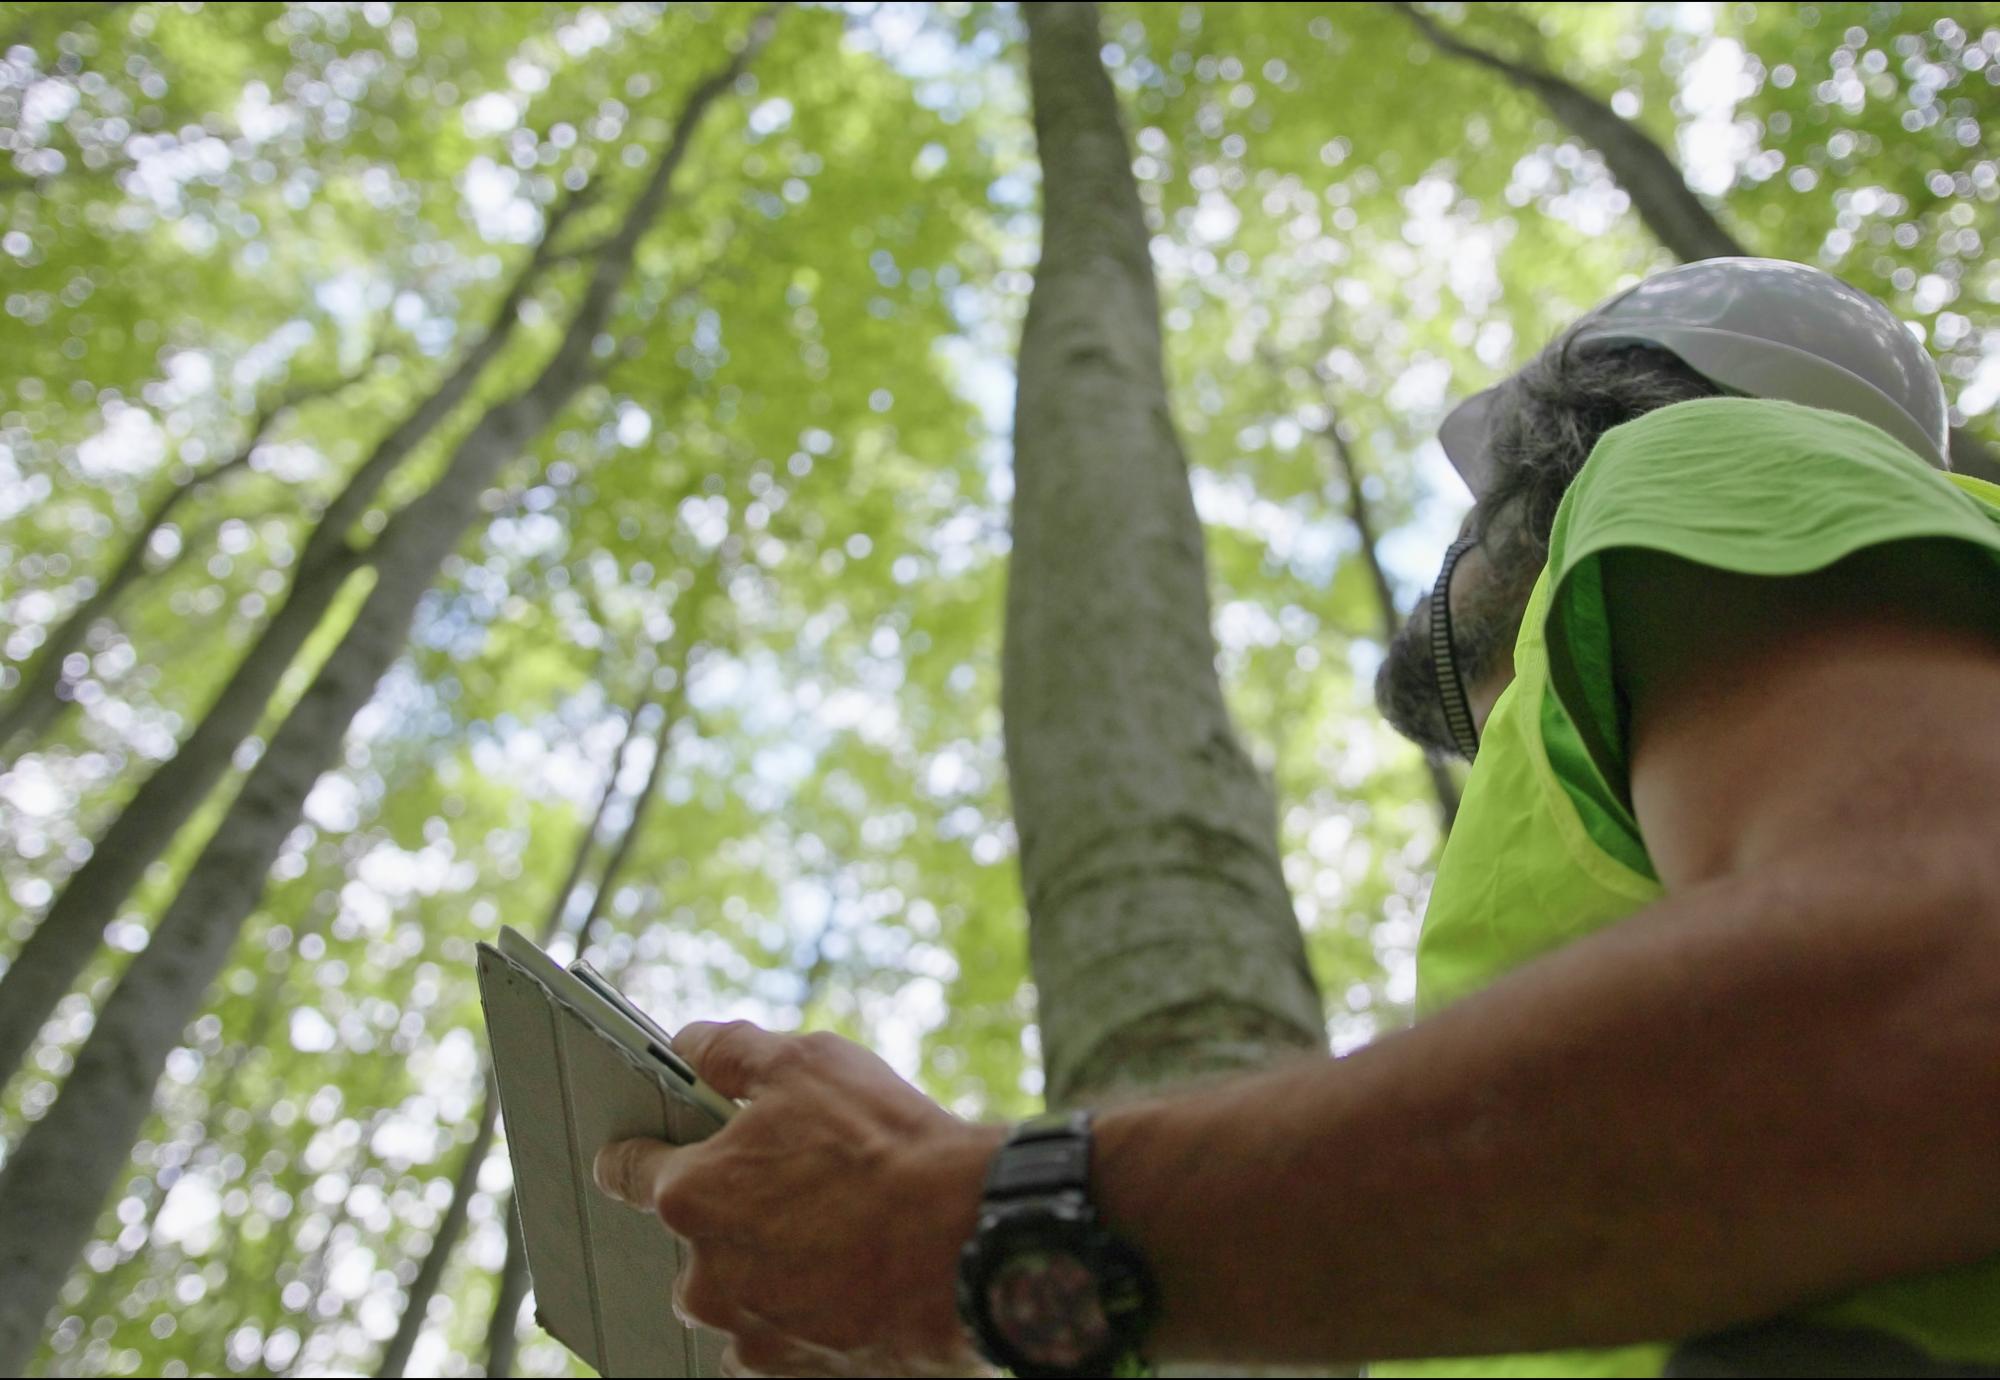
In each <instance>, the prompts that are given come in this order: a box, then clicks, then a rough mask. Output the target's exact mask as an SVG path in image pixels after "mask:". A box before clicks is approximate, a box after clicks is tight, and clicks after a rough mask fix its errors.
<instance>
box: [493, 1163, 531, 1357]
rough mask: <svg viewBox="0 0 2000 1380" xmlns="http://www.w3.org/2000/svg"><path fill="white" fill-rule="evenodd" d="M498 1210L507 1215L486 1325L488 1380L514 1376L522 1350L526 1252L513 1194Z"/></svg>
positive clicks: (526, 1280) (526, 1266) (526, 1278)
mask: <svg viewBox="0 0 2000 1380" xmlns="http://www.w3.org/2000/svg"><path fill="white" fill-rule="evenodd" d="M501 1210H502V1211H503V1212H505V1213H506V1214H507V1263H506V1264H504V1265H502V1266H501V1267H500V1282H499V1285H498V1289H497V1291H496V1293H495V1294H494V1297H493V1317H492V1319H491V1320H490V1321H488V1322H487V1324H486V1374H487V1376H488V1377H489V1380H494V1378H495V1377H500V1376H508V1375H512V1374H513V1373H514V1357H515V1356H516V1355H517V1354H518V1353H519V1351H520V1349H521V1304H522V1302H523V1301H524V1300H526V1298H527V1297H528V1248H527V1245H526V1243H524V1242H523V1241H522V1240H521V1218H520V1214H519V1213H517V1212H515V1211H514V1195H513V1194H512V1193H509V1194H508V1195H507V1202H506V1205H505V1206H504V1207H503V1208H502V1209H501Z"/></svg>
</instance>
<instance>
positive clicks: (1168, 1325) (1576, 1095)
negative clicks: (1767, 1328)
mask: <svg viewBox="0 0 2000 1380" xmlns="http://www.w3.org/2000/svg"><path fill="white" fill-rule="evenodd" d="M1877 574H1879V572H1872V571H1870V570H1869V569H1868V567H1867V565H1866V563H1863V564H1862V565H1861V566H1860V567H1859V568H1855V569H1849V570H1846V571H1841V572H1839V574H1838V575H1837V576H1836V577H1835V578H1834V579H1833V580H1832V581H1831V582H1829V581H1826V580H1821V581H1820V582H1819V583H1817V584H1815V585H1812V586H1810V587H1807V586H1791V582H1785V584H1786V585H1787V586H1791V587H1785V588H1781V587H1780V584H1779V582H1772V581H1761V582H1759V581H1750V580H1741V581H1736V580H1731V579H1729V578H1727V577H1723V578H1721V579H1718V578H1717V577H1715V576H1713V575H1712V574H1710V575H1704V576H1701V577H1698V578H1697V577H1695V576H1694V575H1693V574H1692V572H1691V569H1690V568H1686V567H1679V566H1678V563H1675V562H1670V561H1667V560H1665V559H1664V558H1657V557H1637V556H1634V557H1620V558H1617V559H1616V560H1615V562H1614V565H1613V567H1612V569H1611V570H1610V571H1608V572H1607V578H1608V579H1609V580H1610V581H1612V583H1613V587H1614V606H1616V607H1620V608H1622V609H1625V610H1628V611H1629V616H1626V617H1625V618H1624V620H1623V621H1622V622H1621V626H1620V629H1619V635H1620V658H1619V661H1620V665H1621V667H1623V668H1625V670H1626V675H1625V683H1624V684H1623V685H1622V686H1621V688H1622V689H1623V690H1624V691H1625V692H1626V694H1627V697H1628V699H1629V700H1630V701H1631V703H1632V705H1633V714H1634V724H1633V732H1634V741H1635V762H1634V769H1633V795H1634V801H1635V806H1636V808H1637V810H1638V812H1639V815H1640V819H1641V824H1642V826H1643V828H1644V829H1645V832H1646V837H1647V840H1648V842H1649V845H1650V846H1651V847H1652V849H1653V852H1654V856H1655V858H1656V859H1657V860H1658V861H1659V864H1660V867H1661V870H1662V874H1663V880H1665V881H1666V882H1667V884H1668V887H1669V890H1670V895H1669V898H1668V899H1667V900H1665V901H1663V902H1661V903H1659V904H1657V905H1655V906H1653V907H1651V908H1649V909H1648V910H1647V911H1645V912H1643V913H1642V914H1640V915H1638V916H1636V917H1634V918H1633V919H1632V920H1630V921H1628V922H1626V923H1624V924H1621V925H1618V926H1616V927H1614V928H1612V929H1610V930H1608V931H1606V932H1603V933H1601V934H1599V935H1596V936H1594V937H1592V938H1590V939H1588V940H1585V941H1583V942H1580V943H1577V944H1575V945H1572V946H1570V947H1568V948H1566V949H1564V950H1563V951H1561V952H1559V953H1556V954H1554V955H1552V956H1550V957H1548V958H1546V959H1544V960H1542V961H1540V962H1537V963H1535V964H1533V965H1531V966H1530V967H1528V968H1526V969H1524V970H1522V971H1521V972H1519V973H1517V974H1515V975H1513V976H1512V977H1510V978H1508V979H1507V980H1505V981H1503V982H1502V983H1500V984H1499V985H1497V986H1496V987H1494V988H1493V989H1491V990H1489V991H1487V992H1486V993H1483V994H1481V995H1480V996H1478V997H1476V998H1474V999H1472V1000H1469V1001H1466V1002H1464V1003H1463V1004H1461V1005H1460V1006H1458V1007H1455V1008H1454V1009H1452V1010H1450V1011H1448V1012H1446V1013H1444V1014H1443V1015H1442V1016H1440V1017H1438V1018H1436V1019H1434V1020H1430V1021H1426V1022H1424V1023H1423V1024H1421V1025H1419V1026H1418V1027H1416V1028H1414V1029H1412V1030H1409V1031H1407V1032H1404V1033H1402V1034H1399V1035H1396V1036H1393V1037H1391V1038H1388V1039H1385V1040H1383V1041H1381V1042H1380V1043H1378V1044H1377V1045H1375V1046H1373V1047H1371V1048H1369V1049H1367V1050H1364V1051H1362V1052H1360V1053H1358V1054H1356V1055H1354V1056H1352V1057H1351V1058H1348V1059H1345V1060H1341V1061H1339V1062H1338V1063H1336V1064H1332V1065H1328V1064H1324V1063H1320V1064H1316V1065H1310V1066H1300V1067H1298V1068H1295V1069H1291V1070H1287V1071H1283V1072H1278V1073H1273V1074H1269V1075H1266V1076H1264V1077H1261V1078H1258V1079H1253V1080H1247V1081H1245V1082H1242V1083H1238V1084H1233V1085H1231V1086H1230V1087H1228V1088H1226V1089H1224V1090H1220V1091H1218V1092H1215V1093H1212V1094H1210V1095H1207V1096H1204V1097H1199V1098H1190V1099H1185V1100H1179V1101H1168V1102H1162V1103H1156V1104H1153V1105H1150V1106H1144V1107H1135V1108H1132V1109H1129V1110H1125V1111H1121V1112H1114V1113H1110V1114H1107V1115H1106V1116H1104V1117H1103V1118H1102V1120H1101V1123H1100V1126H1101V1129H1100V1133H1099V1134H1100V1139H1101V1144H1102V1150H1101V1159H1100V1165H1101V1170H1100V1174H1101V1183H1102V1188H1101V1192H1102V1193H1103V1195H1104V1196H1105V1200H1106V1205H1107V1209H1108V1212H1109V1214H1110V1215H1111V1217H1112V1218H1113V1220H1114V1221H1115V1222H1116V1223H1118V1224H1119V1225H1121V1226H1122V1227H1123V1228H1124V1229H1125V1230H1127V1231H1128V1232H1129V1233H1130V1234H1131V1235H1132V1236H1133V1237H1135V1238H1136V1239H1137V1240H1138V1241H1139V1242H1140V1243H1141V1245H1142V1248H1143V1249H1144V1250H1145V1251H1146V1253H1147V1254H1148V1255H1149V1256H1150V1258H1152V1259H1153V1260H1154V1261H1155V1262H1156V1263H1157V1266H1158V1268H1159V1270H1160V1273H1161V1277H1162V1282H1163V1288H1164V1292H1165V1296H1166V1300H1165V1302H1166V1306H1165V1312H1164V1322H1163V1325H1162V1328H1161V1334H1160V1338H1159V1342H1160V1350H1161V1352H1162V1354H1164V1355H1180V1356H1219V1355H1225V1354H1226V1355H1231V1356H1245V1355H1254V1356H1260V1357H1268V1358H1279V1357H1318V1358H1327V1357H1349V1358H1362V1357H1391V1356H1408V1355H1417V1354H1430V1355H1438V1354H1449V1353H1459V1352H1465V1353H1479V1352H1498V1351H1512V1350H1529V1349H1540V1348H1549V1347H1559V1346H1577V1345H1591V1344H1598V1343H1606V1344H1609V1343H1617V1342H1629V1341H1638V1340H1647V1339H1668V1338H1675V1337H1680V1336H1684V1335H1687V1334H1690V1333H1694V1332H1698V1331H1700V1330H1702V1329H1705V1328H1709V1327H1714V1326H1718V1325H1723V1324H1727V1323H1730V1322H1736V1321H1741V1320H1745V1319H1749V1318H1754V1317H1757V1316H1760V1315H1768V1314H1770V1313H1772V1312H1775V1311H1778V1310H1780V1309H1782V1308H1785V1307H1787V1306H1790V1305H1794V1304H1797V1303H1799V1302H1801V1301H1803V1300H1806V1299H1809V1298H1813V1297H1816V1296H1820V1295H1824V1294H1828V1293H1834V1292H1838V1291H1840V1290H1843V1289H1846V1288H1849V1287H1852V1286H1856V1285H1860V1284H1863V1283H1866V1282H1869V1281H1873V1280H1878V1279H1881V1278H1884V1277H1888V1276H1893V1275H1897V1274H1904V1273H1909V1272H1914V1271H1920V1270H1924V1269H1927V1268H1934V1267H1940V1266H1945V1265H1949V1264H1953V1263H1959V1262H1965V1261H1969V1260H1973V1259H1977V1258H1980V1257H1982V1256H1984V1255H1987V1254H1990V1253H1993V1252H1996V1251H2000V1194H1996V1193H1995V1192H1994V1190H1993V1184H1994V1183H1995V1182H1996V1181H2000V1150H1996V1148H1995V1147H1996V1146H2000V1057H1996V1055H1995V1051H1996V1050H2000V843H1996V840H2000V653H1996V651H1995V648H1994V646H1993V643H1992V642H1991V640H1990V639H1989V638H1987V637H1984V636H1982V635H1980V634H1979V633H1977V632H1975V631H1973V630H1972V628H1971V620H1970V619H1962V618H1959V617H1958V616H1957V615H1956V614H1955V613H1953V612H1952V611H1951V609H1950V608H1949V607H1941V608H1940V609H1939V616H1938V617H1936V618H1935V619H1932V620H1930V621H1929V622H1928V624H1927V625H1926V626H1923V627H1921V628H1912V627H1911V626H1910V624H1909V622H1908V620H1907V619H1898V617H1897V616H1896V615H1895V611H1894V610H1893V609H1892V608H1890V607H1888V606H1886V605H1883V606H1881V607H1878V608H1874V609H1872V610H1871V608H1870V606H1869V601H1868V599H1866V598H1862V597H1860V595H1861V592H1862V590H1863V589H1868V590H1875V591H1877V592H1882V591H1883V590H1884V585H1883V583H1882V581H1881V580H1880V579H1878V578H1875V577H1876V575H1877ZM1849 584H1853V585H1854V586H1855V588H1853V589H1849V588H1847V586H1848V585H1849ZM1802 593H1805V594H1806V595H1808V597H1806V598H1804V599H1803V600H1802V599H1801V597H1800V596H1801V594H1802ZM1850 596H1854V597H1850ZM1905 607H1907V605H1905ZM1878 615H1879V616H1878ZM1677 628H1680V629H1688V630H1690V631H1688V632H1686V633H1677V632H1675V629H1677ZM1628 642H1629V643H1630V645H1629V646H1628V645H1626V644H1627V643H1628ZM1954 725H1956V727H1954Z"/></svg>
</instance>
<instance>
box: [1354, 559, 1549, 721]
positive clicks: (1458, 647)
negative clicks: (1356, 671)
mask: <svg viewBox="0 0 2000 1380" xmlns="http://www.w3.org/2000/svg"><path fill="white" fill-rule="evenodd" d="M1459 582H1460V583H1459V591H1458V592H1459V597H1458V599H1457V600H1456V601H1455V602H1456V604H1457V608H1456V609H1455V610H1454V612H1453V616H1452V620H1451V648H1452V658H1453V660H1454V661H1456V662H1457V664H1458V673H1459V677H1460V679H1461V681H1462V682H1463V683H1464V685H1465V687H1466V691H1467V693H1468V694H1469V693H1470V692H1471V690H1472V687H1473V686H1475V685H1479V684H1482V683H1483V682H1485V681H1487V680H1490V679H1491V678H1492V677H1493V676H1494V675H1496V674H1497V673H1499V672H1500V671H1501V670H1502V669H1503V668H1504V667H1505V666H1506V665H1507V661H1508V657H1509V655H1510V654H1511V653H1512V651H1513V648H1514V639H1515V638H1516V637H1518V636H1519V635H1520V631H1521V610H1522V606H1523V605H1524V604H1525V603H1526V602H1527V600H1526V588H1519V589H1516V588H1511V587H1510V588H1506V589H1502V588H1500V587H1499V586H1500V585H1502V584H1505V585H1508V586H1513V585H1517V584H1520V583H1521V582H1516V581H1507V582H1500V581H1491V580H1480V581H1466V580H1465V579H1464V576H1463V575H1461V576H1460V577H1459ZM1525 583H1526V585H1527V586H1532V585H1533V580H1532V578H1531V579H1529V580H1528V581H1526V582H1525ZM1436 597H1437V591H1436V588H1435V587H1433V588H1432V591H1431V593H1429V594H1426V595H1425V596H1424V597H1423V599H1422V600H1420V601H1419V602H1418V604H1417V606H1416V608H1414V609H1412V610H1411V611H1410V617H1409V619H1408V620H1407V621H1406V622H1405V623H1404V624H1403V626H1402V627H1401V628H1400V629H1398V630H1397V632H1396V635H1395V636H1394V637H1393V638H1391V639H1390V641H1389V651H1388V655H1387V656H1385V657H1384V658H1383V659H1382V666H1381V669H1380V670H1379V671H1377V672H1376V674H1375V707H1376V708H1377V709H1379V710H1380V711H1381V713H1382V717H1383V718H1385V719H1387V720H1388V721H1389V726H1390V727H1391V728H1393V729H1395V730H1396V731H1397V732H1398V733H1400V734H1402V735H1403V736H1404V737H1405V738H1408V739H1409V740H1410V741H1411V742H1413V743H1415V744H1416V745H1417V746H1418V747H1420V748H1422V749H1423V750H1424V751H1425V752H1428V753H1432V754H1434V755H1436V756H1440V757H1463V756H1464V755H1465V754H1464V753H1463V752H1461V751H1460V750H1459V747H1458V740H1457V739H1456V738H1454V737H1453V736H1452V732H1451V726H1450V725H1449V724H1447V723H1446V722H1445V717H1444V705H1443V703H1442V702H1441V700H1440V699H1439V695H1438V665H1437V659H1436V658H1435V657H1433V656H1432V655H1431V601H1432V600H1433V599H1435V598H1436Z"/></svg>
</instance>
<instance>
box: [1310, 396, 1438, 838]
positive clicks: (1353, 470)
mask: <svg viewBox="0 0 2000 1380" xmlns="http://www.w3.org/2000/svg"><path fill="white" fill-rule="evenodd" d="M1321 434H1322V435H1323V436H1324V437H1325V439H1326V444H1327V449H1328V450H1329V451H1331V452H1332V453H1333V460H1334V465H1335V467H1336V468H1337V469H1338V470H1339V471H1340V481H1341V487H1342V489H1343V490H1344V491H1345V493H1346V495H1347V516H1348V518H1349V520H1351V521H1352V522H1353V523H1354V531H1355V534H1356V536H1357V538H1358V540H1359V542H1360V546H1361V559H1362V560H1363V561H1365V562H1366V563H1367V566H1368V578H1369V583H1370V585H1371V586H1372V587H1373V589H1374V590H1375V609H1376V613H1377V616H1378V622H1377V626H1378V628H1379V629H1380V632H1381V637H1382V645H1383V647H1385V648H1386V647H1387V646H1388V645H1389V643H1390V642H1392V641H1394V640H1395V636H1396V632H1397V630H1398V629H1399V628H1401V627H1402V624H1403V613H1402V610H1401V609H1399V608H1397V607H1396V591H1395V589H1394V587H1392V586H1391V585H1390V583H1389V573H1388V572H1387V571H1386V570H1384V569H1383V568H1382V556H1381V553H1380V551H1379V550H1378V549H1377V543H1378V541H1379V537H1378V534H1377V533H1376V531H1375V514H1374V513H1373V512H1372V511H1371V510H1370V509H1369V506H1368V495H1367V494H1365V493H1363V492H1362V491H1361V467H1360V466H1359V465H1357V464H1356V463H1355V460H1354V451H1353V450H1352V449H1351V448H1350V447H1349V446H1348V444H1347V438H1346V437H1345V436H1342V435H1341V434H1340V417H1339V413H1337V412H1336V411H1334V410H1333V409H1332V408H1331V407H1330V406H1329V408H1328V409H1327V423H1326V427H1325V429H1324V430H1323V431H1322V433H1321ZM1424 767H1425V769H1426V770H1428V771H1429V773H1430V778H1431V792H1432V793H1433V794H1434V795H1436V796H1437V804H1438V823H1439V832H1440V833H1441V834H1449V833H1450V832H1451V826H1452V825H1453V824H1454V823H1456V822H1457V820H1458V783H1456V782H1455V781H1453V780H1452V779H1451V769H1450V768H1449V767H1447V766H1445V764H1444V762H1443V761H1441V760H1440V759H1439V758H1438V757H1437V755H1436V754H1435V753H1430V752H1426V753H1425V754H1424Z"/></svg>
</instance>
